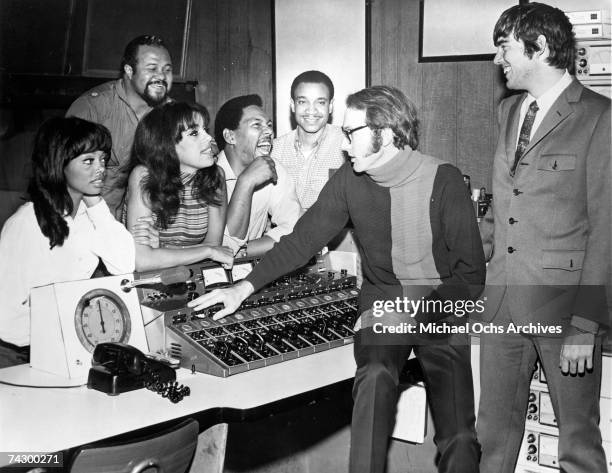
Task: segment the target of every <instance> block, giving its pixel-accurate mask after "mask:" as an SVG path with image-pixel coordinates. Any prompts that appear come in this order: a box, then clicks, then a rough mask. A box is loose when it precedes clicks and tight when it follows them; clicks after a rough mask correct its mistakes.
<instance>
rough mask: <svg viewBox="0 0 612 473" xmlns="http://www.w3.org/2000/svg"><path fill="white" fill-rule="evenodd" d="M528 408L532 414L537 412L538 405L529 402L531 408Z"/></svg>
mask: <svg viewBox="0 0 612 473" xmlns="http://www.w3.org/2000/svg"><path fill="white" fill-rule="evenodd" d="M527 410H528V411H529V413H530V414H533V413H534V412H537V410H538V406H536V405H535V404H529V408H528V409H527Z"/></svg>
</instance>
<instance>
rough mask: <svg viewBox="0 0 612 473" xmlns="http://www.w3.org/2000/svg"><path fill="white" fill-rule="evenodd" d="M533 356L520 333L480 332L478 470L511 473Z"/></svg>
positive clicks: (490, 472)
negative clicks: (479, 448) (480, 451)
mask: <svg viewBox="0 0 612 473" xmlns="http://www.w3.org/2000/svg"><path fill="white" fill-rule="evenodd" d="M536 359H537V353H536V349H535V346H534V345H533V343H532V342H531V340H529V339H527V338H525V337H523V336H521V335H517V334H507V333H506V334H482V335H481V338H480V406H479V411H478V424H477V431H478V439H479V440H480V444H481V446H482V458H481V461H480V471H481V473H513V472H514V469H515V465H516V460H517V457H518V453H519V450H520V446H521V440H522V438H523V433H524V430H525V416H526V410H527V399H528V397H529V385H530V383H531V377H532V374H533V368H534V366H535V362H536Z"/></svg>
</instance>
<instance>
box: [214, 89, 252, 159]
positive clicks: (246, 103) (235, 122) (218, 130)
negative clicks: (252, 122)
mask: <svg viewBox="0 0 612 473" xmlns="http://www.w3.org/2000/svg"><path fill="white" fill-rule="evenodd" d="M252 106H254V107H263V102H262V100H261V97H260V96H259V95H256V94H250V95H241V96H239V97H234V98H232V99H229V100H228V101H227V102H225V103H224V104H223V105H221V108H220V109H219V111H218V112H217V116H216V117H215V141H216V142H217V146H218V147H219V150H220V151H223V150H224V149H225V144H226V143H225V138H223V130H225V129H226V128H227V129H228V130H236V129H237V128H238V126H239V125H240V120H242V115H244V113H243V112H244V109H245V108H247V107H252Z"/></svg>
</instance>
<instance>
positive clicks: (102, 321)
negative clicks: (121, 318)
mask: <svg viewBox="0 0 612 473" xmlns="http://www.w3.org/2000/svg"><path fill="white" fill-rule="evenodd" d="M97 303H98V313H99V314H100V325H101V326H102V333H106V330H105V329H104V319H103V318H102V307H100V300H99V299H98V300H97Z"/></svg>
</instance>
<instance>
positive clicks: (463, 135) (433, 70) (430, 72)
mask: <svg viewBox="0 0 612 473" xmlns="http://www.w3.org/2000/svg"><path fill="white" fill-rule="evenodd" d="M449 27H452V25H449ZM370 37H371V58H370V59H371V84H372V85H377V84H385V85H391V86H394V87H397V88H399V89H401V90H402V91H403V92H404V93H405V94H406V95H407V96H408V97H409V98H410V99H411V100H412V101H413V102H414V103H415V105H416V106H417V108H418V110H419V118H420V121H421V128H420V146H419V148H420V150H421V151H422V152H424V153H427V154H430V155H433V156H436V157H439V158H441V159H444V160H446V161H449V162H451V163H453V164H455V165H456V166H457V167H458V168H459V169H460V170H461V171H462V172H463V173H464V174H469V175H470V176H471V180H472V187H475V186H477V187H481V186H486V187H487V189H489V190H490V188H491V172H492V161H493V152H494V150H495V143H496V140H497V117H496V111H497V105H498V103H499V101H500V100H501V98H502V97H503V96H504V95H505V94H506V89H505V86H504V84H503V82H502V79H503V78H502V77H501V74H500V72H499V67H497V66H495V65H494V64H493V63H492V61H475V62H439V63H419V62H418V58H419V1H418V0H372V1H371V36H370ZM492 49H493V48H492Z"/></svg>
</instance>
